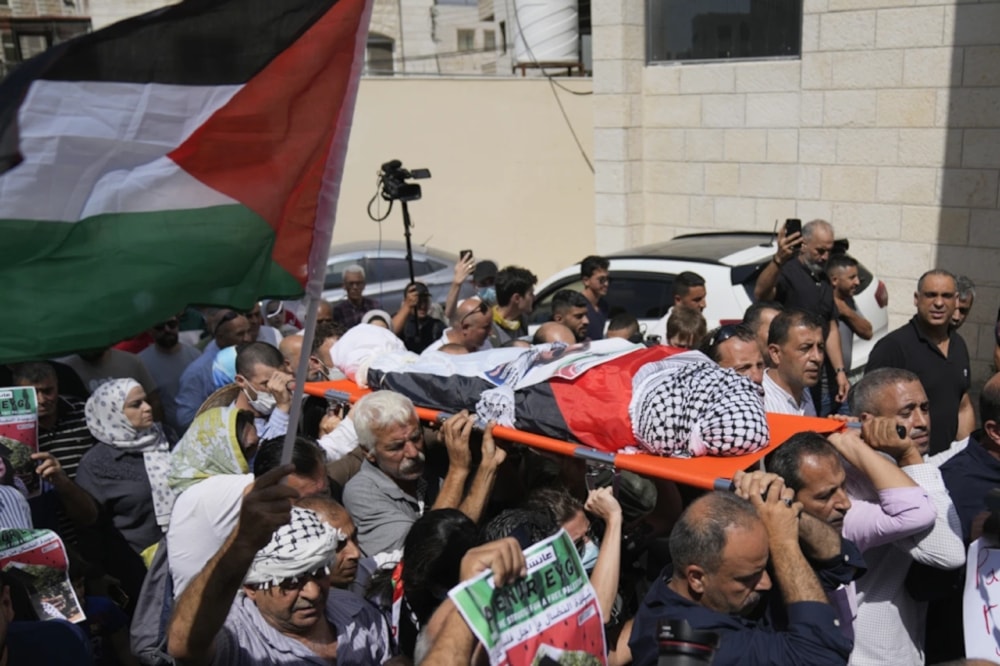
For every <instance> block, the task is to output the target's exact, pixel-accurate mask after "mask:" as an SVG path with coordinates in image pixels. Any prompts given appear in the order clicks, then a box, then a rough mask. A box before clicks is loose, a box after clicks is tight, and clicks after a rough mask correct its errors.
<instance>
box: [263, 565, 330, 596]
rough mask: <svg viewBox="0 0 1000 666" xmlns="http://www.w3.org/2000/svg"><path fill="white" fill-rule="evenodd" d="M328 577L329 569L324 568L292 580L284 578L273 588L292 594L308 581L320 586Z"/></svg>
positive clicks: (267, 585) (268, 586) (264, 587)
mask: <svg viewBox="0 0 1000 666" xmlns="http://www.w3.org/2000/svg"><path fill="white" fill-rule="evenodd" d="M329 575H330V567H329V566H324V567H320V568H319V569H316V571H312V572H309V573H304V574H300V575H298V576H294V577H292V578H286V579H284V580H283V581H281V582H279V583H278V584H277V585H274V586H273V587H277V588H279V589H280V590H281V591H282V592H293V591H297V590H301V589H302V588H303V587H305V586H306V583H308V582H309V581H316V583H317V584H319V585H322V584H324V583H325V582H326V580H327V578H328V577H329ZM253 587H254V588H255V589H258V590H266V589H268V588H270V587H272V586H271V585H269V584H261V585H254V586H253Z"/></svg>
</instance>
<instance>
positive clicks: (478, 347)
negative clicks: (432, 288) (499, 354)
mask: <svg viewBox="0 0 1000 666" xmlns="http://www.w3.org/2000/svg"><path fill="white" fill-rule="evenodd" d="M449 324H451V326H450V327H449V328H446V329H445V331H444V335H442V336H441V338H440V339H439V340H437V341H435V342H433V343H431V345H430V346H429V347H427V349H425V350H424V351H423V353H424V354H427V353H429V352H435V351H440V349H441V347H443V346H444V345H447V344H458V345H462V346H463V347H465V349H466V351H468V352H469V353H472V352H477V351H485V350H487V349H493V345H491V344H490V341H489V336H490V331H492V330H493V312H492V310H491V309H490V307H489V306H488V305H486V303H484V302H483V301H482V300H480V299H479V298H477V297H476V296H473V297H471V298H467V299H465V300H464V301H462V302H461V303H459V304H458V307H456V308H455V311H454V312H453V313H452V314H451V317H450V318H449Z"/></svg>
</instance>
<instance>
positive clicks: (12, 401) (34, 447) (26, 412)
mask: <svg viewBox="0 0 1000 666" xmlns="http://www.w3.org/2000/svg"><path fill="white" fill-rule="evenodd" d="M37 451H38V400H37V396H36V395H35V389H34V387H32V386H10V387H7V388H0V467H2V469H0V480H2V479H3V478H5V477H6V476H7V474H8V471H9V470H10V471H13V474H14V477H15V480H14V481H13V484H14V485H16V486H17V487H18V489H19V490H21V492H23V493H24V494H25V495H27V496H28V497H34V496H36V495H38V494H39V493H40V492H41V490H42V488H41V483H40V481H39V479H38V475H37V474H35V464H34V461H33V460H32V459H31V454H32V453H35V452H37Z"/></svg>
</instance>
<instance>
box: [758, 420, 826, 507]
mask: <svg viewBox="0 0 1000 666" xmlns="http://www.w3.org/2000/svg"><path fill="white" fill-rule="evenodd" d="M806 456H827V457H830V456H832V457H834V458H837V457H838V454H837V449H835V448H833V444H831V443H830V442H829V441H828V440H827V438H826V437H824V436H823V435H820V434H819V433H815V432H811V431H807V432H798V433H795V434H794V435H792V436H791V437H789V438H788V439H787V440H786V441H785V443H784V444H782V445H781V446H779V447H778V448H776V449H775V450H774V451H772V452H771V453H769V454H768V455H767V458H766V459H765V460H764V467H765V468H766V469H767V471H769V472H772V473H774V474H777V475H778V476H780V477H781V478H782V479H784V480H785V485H786V486H788V487H789V488H791V489H792V490H794V491H795V492H798V491H799V490H801V489H802V485H803V484H802V475H801V473H800V471H801V468H802V459H803V458H805V457H806Z"/></svg>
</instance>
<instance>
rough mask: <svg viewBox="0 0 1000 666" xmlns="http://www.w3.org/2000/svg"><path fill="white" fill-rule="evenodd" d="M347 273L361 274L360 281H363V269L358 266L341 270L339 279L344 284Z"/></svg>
mask: <svg viewBox="0 0 1000 666" xmlns="http://www.w3.org/2000/svg"><path fill="white" fill-rule="evenodd" d="M348 273H361V279H362V280H364V279H365V269H364V268H362V267H361V265H360V264H351V265H350V266H348V267H347V268H345V269H344V270H342V271H341V272H340V279H341V280H343V281H344V282H347V274H348Z"/></svg>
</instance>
